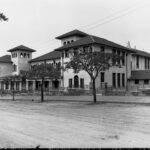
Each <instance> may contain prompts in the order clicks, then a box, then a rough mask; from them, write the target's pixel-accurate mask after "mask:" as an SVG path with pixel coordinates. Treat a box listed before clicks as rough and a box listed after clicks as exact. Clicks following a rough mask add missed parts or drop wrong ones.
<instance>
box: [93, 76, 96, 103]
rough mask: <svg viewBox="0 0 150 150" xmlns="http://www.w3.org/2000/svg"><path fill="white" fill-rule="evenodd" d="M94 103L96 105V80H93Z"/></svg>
mask: <svg viewBox="0 0 150 150" xmlns="http://www.w3.org/2000/svg"><path fill="white" fill-rule="evenodd" d="M93 101H94V103H96V88H95V79H93Z"/></svg>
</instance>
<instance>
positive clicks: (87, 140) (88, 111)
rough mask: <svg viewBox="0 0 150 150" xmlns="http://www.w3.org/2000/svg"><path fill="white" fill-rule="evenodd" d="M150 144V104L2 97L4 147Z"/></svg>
mask: <svg viewBox="0 0 150 150" xmlns="http://www.w3.org/2000/svg"><path fill="white" fill-rule="evenodd" d="M38 145H40V147H93V148H94V147H150V106H143V105H136V104H135V105H134V104H130V105H129V104H112V103H110V104H109V103H107V104H97V105H92V104H90V103H89V102H49V103H35V102H25V101H23V102H20V101H16V102H11V101H6V102H4V101H0V147H1V148H3V147H5V148H6V147H7V148H8V147H11V148H16V147H31V148H32V147H36V146H38Z"/></svg>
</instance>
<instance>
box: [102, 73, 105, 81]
mask: <svg viewBox="0 0 150 150" xmlns="http://www.w3.org/2000/svg"><path fill="white" fill-rule="evenodd" d="M101 82H105V74H104V72H101Z"/></svg>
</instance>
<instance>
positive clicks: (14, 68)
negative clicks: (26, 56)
mask: <svg viewBox="0 0 150 150" xmlns="http://www.w3.org/2000/svg"><path fill="white" fill-rule="evenodd" d="M13 71H14V72H16V71H17V65H15V64H14V65H13Z"/></svg>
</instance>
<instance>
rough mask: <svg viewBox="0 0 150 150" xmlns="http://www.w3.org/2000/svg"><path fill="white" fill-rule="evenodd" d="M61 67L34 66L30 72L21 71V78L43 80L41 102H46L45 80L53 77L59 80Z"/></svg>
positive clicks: (49, 65)
mask: <svg viewBox="0 0 150 150" xmlns="http://www.w3.org/2000/svg"><path fill="white" fill-rule="evenodd" d="M60 75H61V74H60V66H54V65H52V64H46V63H45V64H40V65H34V66H32V67H31V69H30V70H29V71H21V72H20V76H22V77H25V78H35V79H37V78H38V79H41V102H43V101H44V87H43V86H44V79H45V78H46V77H51V78H54V79H58V78H59V77H60Z"/></svg>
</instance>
